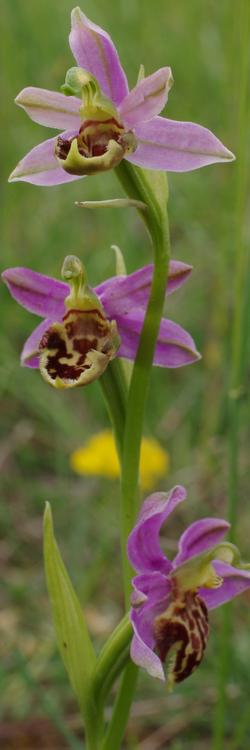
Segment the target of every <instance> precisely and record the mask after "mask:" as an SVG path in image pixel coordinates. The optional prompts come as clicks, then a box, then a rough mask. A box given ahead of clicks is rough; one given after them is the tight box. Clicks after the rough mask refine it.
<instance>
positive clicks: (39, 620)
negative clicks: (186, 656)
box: [0, 0, 250, 750]
mask: <svg viewBox="0 0 250 750" xmlns="http://www.w3.org/2000/svg"><path fill="white" fill-rule="evenodd" d="M82 9H83V10H84V11H85V12H86V14H87V15H89V16H90V18H91V19H92V20H94V21H96V22H97V23H98V24H99V25H100V26H103V27H105V28H107V30H108V31H109V32H110V33H111V35H112V37H113V39H114V41H115V43H116V45H117V47H118V49H119V53H120V57H121V61H122V63H123V64H124V67H126V70H127V73H128V78H129V82H130V85H131V86H133V85H134V84H135V81H136V78H137V73H138V68H139V65H140V63H145V67H146V74H150V73H151V72H153V71H154V70H155V69H157V68H158V67H161V66H163V65H171V67H172V69H173V74H174V79H175V85H174V88H173V89H172V91H171V93H170V97H169V103H168V108H167V115H168V116H169V117H172V118H174V119H183V120H193V121H195V122H199V123H201V124H203V125H206V126H207V127H209V128H210V129H212V130H213V131H214V132H215V133H216V134H217V135H218V136H219V137H220V138H221V140H222V141H223V142H224V143H225V144H226V145H227V146H228V147H229V148H231V149H232V150H233V151H236V152H237V149H238V148H239V142H238V108H239V83H240V82H239V68H238V65H239V62H238V58H239V48H240V44H241V37H240V28H239V24H238V16H237V6H235V4H234V3H231V2H228V0H220V3H218V2H216V0H209V2H206V3H204V2H203V3H201V2H200V0H189V1H188V2H185V0H177V1H176V0H157V3H154V4H152V3H150V2H149V0H140V2H139V0H117V2H116V3H111V2H109V3H108V2H104V0H95V1H94V3H91V2H90V0H86V2H85V3H84V5H82ZM70 10H71V2H70V1H69V0H64V2H59V0H54V2H53V3H50V2H49V0H42V2H41V3H33V4H31V3H30V2H29V0H11V2H9V0H2V23H3V30H2V37H1V45H2V55H3V64H4V76H3V79H2V84H1V98H2V105H3V110H2V116H1V118H2V124H3V133H2V137H1V143H0V148H1V151H2V188H1V190H2V207H3V218H2V222H1V226H2V253H1V270H3V269H4V268H6V267H8V266H15V265H27V266H30V267H32V268H34V269H35V270H37V271H40V272H42V273H45V274H50V275H54V276H59V275H60V268H61V265H62V261H63V258H64V256H65V255H67V254H68V253H71V252H74V253H76V254H78V255H79V256H80V257H81V258H82V260H83V262H84V263H85V264H86V266H87V269H88V275H89V280H90V282H91V283H92V284H93V285H95V284H96V283H98V282H100V281H101V280H102V279H103V278H106V277H107V276H109V275H112V274H113V273H114V257H113V253H112V251H111V250H110V246H111V244H113V243H115V244H117V245H119V246H120V247H121V248H122V250H123V253H124V256H125V259H126V264H127V268H128V270H129V271H132V270H134V269H136V268H137V267H139V266H140V265H142V264H145V263H146V262H148V261H149V259H150V247H149V243H148V239H147V237H146V235H145V232H144V228H143V226H142V225H141V224H140V222H139V219H138V218H137V216H136V214H135V212H134V211H133V210H128V211H115V210H114V211H112V212H111V211H110V212H104V211H103V212H102V211H101V210H100V211H95V212H87V211H86V212H85V211H83V210H82V209H79V208H76V207H75V206H74V201H75V200H84V199H85V200H87V199H89V200H91V199H92V200H93V199H98V198H99V199H101V198H103V196H105V197H108V196H110V197H116V196H120V195H121V188H120V186H119V185H118V183H117V182H116V178H115V176H114V175H113V174H112V173H110V174H107V175H104V176H102V177H100V178H99V177H95V178H91V179H89V180H85V181H80V180H79V181H76V182H75V183H73V184H72V185H66V186H59V187H54V188H52V189H51V190H49V189H47V188H39V187H34V186H31V185H28V184H25V183H19V184H15V183H14V184H12V185H8V184H7V177H8V174H9V173H10V172H11V171H12V169H13V168H14V166H15V164H16V163H17V161H18V160H19V159H20V158H21V157H22V156H23V155H24V154H25V153H26V151H28V150H29V149H30V148H31V147H32V146H34V145H35V144H36V143H38V142H40V141H41V140H43V139H45V138H47V137H49V135H50V131H48V130H47V129H46V130H45V129H44V128H42V127H40V126H39V125H37V124H35V123H32V122H31V121H30V120H28V118H27V116H26V115H25V113H24V112H23V111H21V110H19V109H17V108H15V106H14V104H13V99H14V97H15V96H16V94H17V93H18V92H19V91H20V90H21V89H22V88H23V87H25V86H27V85H34V86H39V87H44V88H49V89H55V90H58V89H59V87H60V85H61V84H62V83H63V81H64V76H65V71H66V70H67V69H68V68H69V67H70V66H71V65H72V56H71V52H70V49H69V47H68V43H67V35H68V32H69V15H70ZM53 134H54V131H51V135H53ZM246 158H248V154H246ZM236 169H237V167H236V164H235V163H234V164H231V165H214V166H211V167H207V168H206V169H204V170H199V171H197V172H194V173H189V174H184V175H174V174H171V175H170V176H169V183H170V203H169V211H170V225H171V237H172V252H173V257H175V258H178V259H181V260H183V261H186V262H187V263H191V264H193V266H194V272H193V275H192V278H191V279H189V281H188V282H187V285H186V286H185V288H183V289H182V290H181V291H179V292H178V293H177V294H176V295H175V296H174V298H171V300H170V301H169V303H168V315H169V317H173V319H174V320H176V321H177V322H179V323H180V324H182V325H183V326H184V327H185V328H187V329H188V330H189V331H190V332H191V334H192V335H193V336H194V338H195V341H196V343H197V347H198V349H199V350H200V351H201V352H202V354H203V359H202V361H201V362H200V363H198V364H196V365H194V366H192V367H189V368H183V369H182V370H180V371H172V372H167V371H161V370H159V369H158V370H154V372H153V376H152V385H151V391H150V398H149V403H148V408H147V416H146V424H145V433H146V434H149V435H154V436H156V437H157V438H158V439H159V440H160V441H161V443H162V445H163V446H164V447H165V448H166V449H167V450H168V452H169V454H170V461H171V469H170V473H169V475H168V476H167V477H166V481H165V482H163V483H162V485H161V486H162V488H166V487H167V488H168V487H171V486H172V485H173V483H174V482H177V481H178V482H179V483H181V482H182V483H184V484H185V485H186V487H187V489H188V497H189V499H188V502H187V504H186V506H185V508H183V509H181V510H179V511H178V513H177V514H176V518H175V520H174V522H173V523H172V522H171V525H170V527H169V528H168V529H167V530H166V535H167V538H168V539H169V548H170V549H171V551H172V550H174V545H173V541H172V539H173V538H175V535H176V537H177V535H178V533H179V532H180V531H181V530H182V529H183V528H184V526H185V524H186V522H188V523H190V522H191V521H192V520H195V519H196V518H198V517H199V516H200V515H206V514H207V515H212V514H218V515H223V514H224V513H226V507H227V484H228V410H227V393H228V383H229V368H230V341H231V328H232V319H233V314H234V296H233V281H234V267H235V253H236V249H237V248H236V245H235V191H236ZM244 236H245V241H246V242H247V241H249V226H248V225H247V222H246V227H245V235H244ZM0 305H1V307H0V309H1V333H0V343H1V353H2V357H1V365H0V403H1V424H0V441H1V445H0V448H1V454H0V463H1V469H2V471H1V487H2V492H1V497H2V499H1V509H0V523H1V540H2V541H1V546H0V555H1V564H2V570H3V587H2V591H3V594H2V596H3V609H2V615H1V623H0V628H1V638H0V643H1V646H0V648H1V650H2V652H3V653H2V659H1V666H0V678H1V682H2V688H3V690H2V696H3V698H2V702H1V719H2V722H1V728H0V744H1V747H3V748H4V749H6V750H7V748H23V749H24V748H25V749H26V748H30V750H31V748H32V750H33V748H34V747H37V748H42V749H44V750H45V749H46V748H50V750H56V748H58V749H59V748H62V747H67V748H73V749H74V748H76V749H77V748H78V747H81V746H82V745H81V742H80V738H81V722H80V719H79V716H78V713H77V708H76V705H75V702H74V700H73V698H72V695H71V692H70V688H69V687H68V685H67V681H66V676H65V673H64V670H63V667H62V666H61V663H60V661H59V657H58V654H57V650H56V647H55V641H54V633H53V628H52V624H51V618H50V611H49V604H48V597H47V593H46V589H45V582H44V575H43V567H42V546H41V518H42V513H43V508H44V502H45V500H49V501H50V502H51V503H52V507H53V513H54V520H55V526H56V532H57V538H58V541H59V543H60V547H61V551H62V554H63V556H64V559H65V561H66V563H67V566H68V568H69V570H70V572H71V575H72V578H73V580H74V583H75V586H76V588H77V591H78V593H79V596H80V597H81V600H82V602H83V603H84V604H85V607H86V613H87V617H88V622H89V626H90V628H91V631H92V633H93V636H94V638H95V639H96V641H97V643H100V644H101V643H102V642H103V639H104V638H105V636H106V635H107V634H108V633H109V632H110V630H111V628H112V627H113V625H114V624H115V623H116V622H117V620H118V618H119V616H120V614H121V608H122V593H121V590H120V552H119V539H118V531H117V525H118V516H119V487H118V485H116V484H111V483H109V482H107V481H104V480H100V479H98V478H96V479H81V478H79V477H76V476H74V475H73V473H72V471H71V470H70V468H69V460H68V457H69V454H70V452H71V451H72V450H74V449H75V448H76V447H78V446H79V445H80V444H81V442H84V441H85V440H86V439H87V438H88V437H89V436H90V435H92V434H93V433H94V432H96V431H97V430H98V429H101V428H103V427H106V426H107V425H108V420H107V414H106V411H105V408H104V405H103V402H102V398H101V393H100V390H99V386H98V383H97V384H93V385H92V386H89V387H88V388H87V389H86V390H80V389H79V390H77V391H75V392H74V391H72V392H68V393H67V392H66V393H64V392H60V391H59V392H54V391H53V390H52V389H51V390H50V389H49V387H48V386H46V385H45V383H44V382H43V381H42V379H41V378H40V376H39V374H38V373H37V372H35V371H32V370H28V369H21V368H20V366H19V353H20V350H21V347H22V344H23V342H24V340H25V338H26V337H27V336H28V335H29V333H30V332H31V330H32V328H33V325H34V324H36V320H37V319H35V318H33V319H32V316H31V315H30V314H29V313H27V312H26V311H24V310H22V309H20V308H19V307H18V306H17V305H16V304H15V303H14V302H13V301H12V300H11V298H10V296H9V295H8V292H7V289H5V287H3V286H2V287H1V290H0ZM248 423H249V404H248V400H247V397H245V399H244V403H243V408H242V410H241V431H240V469H241V484H240V504H239V522H238V539H239V544H241V549H242V553H243V556H244V555H245V557H249V535H250V516H249V512H248V492H247V489H248V486H249V457H248V437H249V434H248ZM249 603H250V596H249V595H245V596H244V597H242V598H241V600H240V601H236V602H235V603H234V604H233V612H234V628H233V643H232V649H231V664H230V669H229V683H228V691H227V692H228V709H227V725H226V739H225V748H229V750H237V749H238V750H248V748H249V742H250V727H249V723H248V718H247V717H248V712H249V700H250V682H249V626H250V614H249ZM211 625H212V628H211V631H212V632H211V638H210V642H209V647H208V651H207V655H206V659H205V661H204V664H203V666H202V667H201V669H200V670H198V671H197V673H196V674H195V675H193V676H192V677H191V678H190V680H188V682H187V683H186V684H185V683H184V685H183V686H182V687H181V688H179V689H178V690H177V691H176V692H175V693H174V694H173V695H172V696H170V697H169V696H167V695H166V694H165V692H164V688H162V686H161V685H158V683H157V682H153V681H152V680H151V679H150V678H149V677H147V676H145V675H141V677H140V683H139V689H138V693H137V700H136V703H135V706H134V709H133V712H132V717H131V721H130V724H129V728H128V732H127V737H126V747H128V748H139V747H140V750H156V748H165V747H166V748H168V747H171V749H172V750H191V748H192V750H196V749H197V750H203V748H204V749H205V748H210V747H211V736H212V726H213V715H214V707H215V704H216V701H217V692H216V691H217V682H218V674H217V673H218V650H219V638H218V634H219V631H220V628H221V615H220V613H219V612H216V613H213V614H212V616H211Z"/></svg>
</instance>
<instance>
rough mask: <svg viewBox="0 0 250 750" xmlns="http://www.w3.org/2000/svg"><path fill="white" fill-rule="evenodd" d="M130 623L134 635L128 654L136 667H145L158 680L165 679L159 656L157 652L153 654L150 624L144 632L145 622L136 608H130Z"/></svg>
mask: <svg viewBox="0 0 250 750" xmlns="http://www.w3.org/2000/svg"><path fill="white" fill-rule="evenodd" d="M152 619H153V613H152ZM131 623H132V626H133V630H134V636H133V638H132V641H131V647H130V656H131V659H132V661H133V662H134V663H135V664H137V666H138V667H142V668H143V669H146V671H147V672H148V674H150V675H151V676H152V677H158V679H159V680H165V675H164V670H163V666H162V663H161V660H160V659H159V656H157V654H155V653H154V651H153V647H154V645H155V643H154V639H153V637H152V635H151V633H152V626H151V627H150V624H149V625H148V627H147V630H148V633H146V634H145V632H144V631H145V623H144V622H143V620H141V617H140V613H139V612H137V611H136V610H132V612H131ZM141 631H142V632H141ZM150 631H151V632H150ZM150 635H151V637H150ZM148 643H149V645H148Z"/></svg>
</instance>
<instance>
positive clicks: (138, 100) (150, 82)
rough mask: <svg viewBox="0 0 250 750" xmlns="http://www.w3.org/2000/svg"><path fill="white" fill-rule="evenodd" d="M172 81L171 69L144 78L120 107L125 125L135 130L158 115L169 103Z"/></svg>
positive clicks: (161, 69)
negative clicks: (135, 127)
mask: <svg viewBox="0 0 250 750" xmlns="http://www.w3.org/2000/svg"><path fill="white" fill-rule="evenodd" d="M172 81H173V78H172V71H171V68H160V69H159V70H157V71H156V73H153V75H151V76H148V77H147V78H143V80H142V81H140V82H139V83H138V84H137V86H135V88H134V89H132V91H130V93H129V94H128V95H127V96H126V97H125V99H123V101H122V103H121V105H120V107H119V112H120V115H121V121H122V122H123V124H124V125H126V126H127V127H128V128H133V127H134V126H135V125H137V124H140V123H141V122H144V121H145V120H151V119H152V117H154V116H155V115H158V114H159V112H161V110H162V109H163V107H164V106H165V104H166V102H167V99H168V92H169V89H170V87H171V85H172Z"/></svg>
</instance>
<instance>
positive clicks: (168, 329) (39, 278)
mask: <svg viewBox="0 0 250 750" xmlns="http://www.w3.org/2000/svg"><path fill="white" fill-rule="evenodd" d="M190 271H191V267H190V266H188V265H186V264H185V263H181V262H180V261H171V262H170V273H169V280H168V285H167V293H168V294H171V293H172V292H174V291H175V289H177V288H178V287H179V286H180V285H181V284H182V283H183V282H184V281H185V279H186V278H187V276H188V275H189V273H190ZM152 273H153V269H152V265H148V266H145V267H144V268H141V269H139V270H138V271H135V273H132V274H130V275H128V276H115V277H113V278H110V279H107V280H106V281H104V282H103V283H102V284H100V285H99V286H97V287H95V289H90V288H89V287H88V285H87V282H86V274H85V270H84V269H83V266H82V264H81V262H80V260H79V259H78V258H76V256H74V255H69V256H67V258H66V259H65V261H64V264H63V268H62V276H63V278H64V282H61V281H57V280H56V279H53V278H51V277H49V276H44V275H43V274H40V273H37V272H35V271H31V270H30V269H29V268H9V269H7V270H6V271H4V272H3V274H2V278H3V281H4V282H5V283H6V284H7V286H8V288H9V291H10V293H11V295H12V297H14V299H16V300H17V302H19V303H20V304H21V305H22V306H23V307H25V308H26V309H27V310H30V311H31V312H33V313H35V314H36V315H40V316H41V317H43V318H45V320H43V321H42V323H40V324H39V325H38V326H37V328H35V330H34V331H33V333H32V334H31V336H30V337H29V338H28V339H27V341H26V343H25V345H24V348H23V351H22V354H21V363H22V364H23V365H27V366H28V367H39V366H40V370H41V373H42V375H43V377H44V378H45V380H47V381H48V382H49V383H50V384H51V385H53V386H55V387H57V388H65V387H73V386H74V385H84V384H86V383H89V382H91V381H92V380H95V379H96V378H97V377H100V375H101V374H102V372H104V370H105V369H106V367H107V365H108V363H109V361H110V360H111V359H112V358H113V357H115V356H116V355H117V356H119V357H125V358H127V359H132V360H134V359H135V357H136V352H137V348H138V344H139V339H140V333H141V329H142V326H143V321H144V316H145V312H146V307H147V303H148V299H149V294H150V286H151V281H152ZM65 281H67V282H68V283H65ZM199 358H200V355H199V354H198V352H197V351H196V348H195V344H194V341H193V339H192V338H191V336H190V335H189V333H187V332H186V331H185V330H184V329H183V328H181V326H179V325H177V323H173V322H172V321H171V320H166V319H165V318H163V319H162V321H161V325H160V330H159V335H158V341H157V345H156V350H155V355H154V364H155V365H159V366H161V367H181V366H182V365H187V364H190V363H192V362H195V361H196V360H197V359H199Z"/></svg>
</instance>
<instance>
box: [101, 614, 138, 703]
mask: <svg viewBox="0 0 250 750" xmlns="http://www.w3.org/2000/svg"><path fill="white" fill-rule="evenodd" d="M131 637H132V626H131V623H130V621H129V617H128V615H125V616H124V618H123V619H122V620H121V622H120V623H119V624H118V625H117V627H116V628H115V630H114V631H113V633H112V634H111V636H110V638H109V639H108V640H107V641H106V643H105V644H104V646H103V649H102V651H101V653H100V654H99V657H98V659H97V663H96V669H95V675H94V687H93V689H94V695H95V701H96V703H97V705H98V704H99V703H100V702H101V703H102V702H103V700H105V698H106V697H107V695H108V693H109V691H110V688H111V687H112V685H113V683H114V681H115V679H116V677H117V676H118V675H119V674H120V673H121V671H122V668H123V667H124V666H125V663H126V661H127V660H128V658H129V645H130V641H131Z"/></svg>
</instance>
